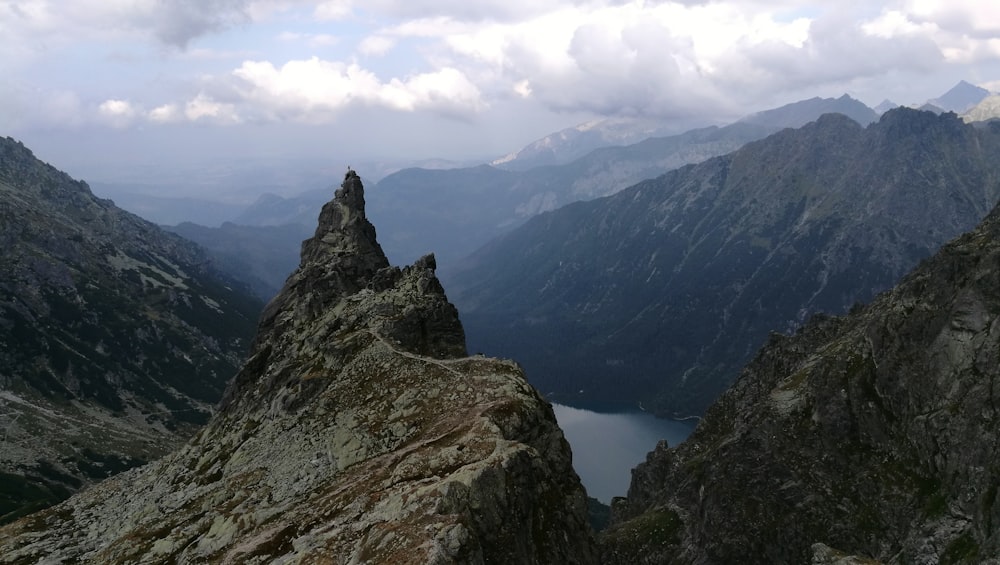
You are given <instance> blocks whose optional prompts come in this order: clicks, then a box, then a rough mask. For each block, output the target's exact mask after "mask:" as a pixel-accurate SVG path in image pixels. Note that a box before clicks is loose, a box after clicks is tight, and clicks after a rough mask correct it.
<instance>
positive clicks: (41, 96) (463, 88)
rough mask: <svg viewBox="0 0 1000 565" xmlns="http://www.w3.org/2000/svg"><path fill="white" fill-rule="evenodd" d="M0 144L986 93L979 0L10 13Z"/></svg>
mask: <svg viewBox="0 0 1000 565" xmlns="http://www.w3.org/2000/svg"><path fill="white" fill-rule="evenodd" d="M0 35H2V36H3V38H4V40H3V47H2V48H0V73H2V76H3V77H4V78H3V80H2V81H0V135H9V136H13V137H15V138H18V139H21V140H24V141H25V142H26V143H27V144H28V145H29V146H30V147H32V148H33V149H34V150H35V152H36V153H37V154H39V155H40V156H41V157H43V158H45V159H48V160H50V161H52V162H54V163H55V164H57V165H64V167H63V168H67V169H68V170H70V172H72V173H76V174H78V175H82V176H85V177H86V176H87V175H91V176H98V177H100V176H101V175H102V174H105V172H106V171H107V170H109V169H111V168H114V167H116V166H123V167H124V166H126V165H132V164H135V163H144V162H145V163H152V162H156V163H183V162H185V161H186V160H197V159H202V160H204V159H213V158H217V157H220V158H221V157H226V158H241V157H245V158H256V157H261V156H270V157H280V156H285V155H308V156H329V158H330V159H331V160H332V161H335V162H337V163H338V167H339V166H340V164H341V163H343V162H345V161H349V160H350V159H364V158H381V159H396V158H414V159H417V158H428V157H445V158H487V157H495V156H499V155H502V154H504V153H507V152H509V151H512V150H515V149H517V148H519V147H521V146H523V145H525V144H526V143H528V142H530V141H532V140H534V139H536V138H538V137H540V136H542V135H544V134H547V133H549V132H552V131H555V130H558V129H561V128H563V127H568V126H571V125H574V124H576V123H580V122H582V121H585V120H588V119H592V118H596V117H602V116H646V117H657V118H659V119H662V120H663V121H664V122H671V123H673V122H676V123H678V124H687V123H713V122H714V123H720V122H725V121H728V120H731V119H733V118H736V117H739V116H741V115H744V114H746V113H749V112H751V111H756V110H761V109H766V108H769V107H774V106H778V105H781V104H784V103H788V102H792V101H795V100H799V99H803V98H809V97H812V96H839V95H841V94H844V93H848V94H850V95H852V96H854V97H856V98H859V99H861V100H862V101H863V102H865V103H867V104H869V105H875V104H877V103H879V102H880V101H881V100H882V99H884V98H889V99H891V100H893V101H895V102H898V103H901V104H907V103H915V102H923V101H925V100H927V99H929V98H933V97H935V96H938V95H940V94H942V93H944V92H945V91H946V90H948V88H950V87H951V86H953V85H954V84H955V83H956V82H958V81H959V80H961V79H965V80H968V81H970V82H973V83H975V84H979V85H982V86H985V87H987V88H991V89H993V90H997V89H1000V65H998V62H1000V3H996V2H984V1H981V0H898V1H888V2H871V1H854V0H837V1H832V0H830V1H795V0H719V1H699V0H679V1H675V2H661V1H652V0H648V1H642V0H637V1H625V0H550V1H545V2H540V1H538V0H478V1H473V0H422V1H421V0H366V1H364V2H362V1H355V0H328V1H322V2H304V1H298V0H5V1H4V2H2V3H0Z"/></svg>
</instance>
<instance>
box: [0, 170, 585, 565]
mask: <svg viewBox="0 0 1000 565" xmlns="http://www.w3.org/2000/svg"><path fill="white" fill-rule="evenodd" d="M434 267H435V265H434V259H433V257H430V256H428V257H425V258H424V259H421V260H420V261H418V262H417V263H416V264H415V265H413V266H410V267H406V268H404V269H397V268H394V267H390V266H389V265H388V262H387V261H386V258H385V255H384V254H383V253H382V251H381V249H380V247H379V245H378V243H377V242H376V240H375V230H374V228H373V227H372V225H371V224H370V223H369V222H368V221H367V219H366V218H365V213H364V191H363V187H362V184H361V180H360V179H359V178H358V177H357V175H355V174H354V173H353V172H349V173H348V175H347V176H346V178H345V180H344V183H343V185H342V186H341V188H340V190H338V191H337V193H336V196H335V198H334V200H333V201H331V202H330V203H328V204H327V205H326V206H324V208H323V211H322V213H321V215H320V222H319V227H318V228H317V231H316V235H315V236H314V237H313V238H312V239H310V240H308V241H306V242H305V243H304V244H303V250H302V264H301V267H300V268H299V270H298V271H297V272H296V273H294V274H293V275H292V276H291V277H290V278H289V280H288V282H287V283H286V285H285V288H284V289H283V290H282V292H281V293H280V294H279V295H278V296H277V297H276V298H275V299H274V300H273V301H272V303H271V304H270V305H269V306H268V308H267V309H266V311H265V313H264V315H263V317H262V320H261V323H260V329H259V334H258V337H257V339H256V341H255V344H254V347H253V350H252V355H251V357H250V360H249V361H248V362H247V364H246V366H245V367H244V368H243V370H242V371H241V372H240V373H239V375H238V376H237V377H236V379H235V380H234V382H233V383H232V384H231V386H230V389H229V390H228V391H227V394H226V397H225V399H224V401H223V404H222V407H221V409H220V412H219V413H218V414H217V415H216V417H214V418H213V419H212V421H211V422H210V423H209V425H208V426H207V427H206V428H205V429H204V430H203V431H202V432H201V433H199V434H198V435H197V436H196V437H195V438H194V439H193V440H192V441H191V442H189V443H188V444H187V445H185V446H184V447H183V448H182V449H180V450H178V451H176V452H174V453H172V454H170V455H168V456H167V457H165V458H164V459H162V460H160V461H157V462H155V463H153V464H150V465H148V466H146V467H143V468H140V469H137V470H134V471H130V472H128V473H125V474H123V475H119V476H118V477H115V478H113V479H111V480H109V481H106V482H104V483H101V484H99V485H97V486H95V487H94V488H92V489H90V490H88V491H86V492H84V493H82V494H80V495H77V496H75V497H73V498H71V499H69V500H68V501H66V502H65V503H63V504H61V505H59V506H57V507H55V508H52V509H50V510H48V511H45V512H42V513H38V514H35V515H32V516H30V517H28V518H26V519H23V520H21V521H19V522H16V523H14V524H12V525H10V526H8V527H7V528H6V529H3V530H0V540H2V541H0V561H4V562H13V563H34V562H36V561H38V560H42V559H45V560H52V561H74V560H82V561H85V562H93V563H98V562H99V563H133V562H157V561H167V560H176V561H178V562H203V561H205V562H221V563H269V562H272V561H275V560H281V561H282V562H315V561H316V560H321V561H322V562H332V563H591V562H594V561H595V555H596V553H595V551H594V546H593V541H592V537H591V534H590V530H589V527H588V526H587V522H586V505H585V499H584V492H583V489H582V487H581V486H580V482H579V479H578V478H577V476H576V474H575V473H574V472H573V469H572V466H571V456H570V451H569V447H568V444H567V443H566V441H565V440H564V438H563V435H562V432H561V431H560V430H559V428H558V426H557V425H556V423H555V418H554V416H553V414H552V410H551V407H550V406H549V405H548V404H546V403H545V402H544V401H543V400H542V399H541V398H540V396H539V395H538V393H537V392H536V391H535V390H534V389H532V388H531V387H530V386H529V385H528V384H527V383H526V381H525V379H524V376H523V374H522V372H521V371H520V369H519V368H518V367H517V366H516V365H515V364H514V363H512V362H508V361H499V360H495V359H487V358H483V357H478V356H476V357H466V356H465V344H464V337H463V334H462V328H461V324H460V322H459V321H458V317H457V312H456V310H455V308H454V307H453V306H452V305H451V304H450V303H448V301H447V299H446V297H445V295H444V292H443V290H442V288H441V286H440V284H439V283H438V281H437V279H436V277H435V276H434Z"/></svg>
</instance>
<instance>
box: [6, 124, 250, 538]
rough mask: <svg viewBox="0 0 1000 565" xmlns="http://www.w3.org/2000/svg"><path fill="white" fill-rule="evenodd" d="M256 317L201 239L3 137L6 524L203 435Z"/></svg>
mask: <svg viewBox="0 0 1000 565" xmlns="http://www.w3.org/2000/svg"><path fill="white" fill-rule="evenodd" d="M261 307H262V304H261V302H260V301H259V300H258V299H256V298H254V297H253V296H252V295H250V293H249V292H248V291H247V290H246V289H245V288H244V287H243V286H242V285H241V284H240V283H238V282H236V281H235V280H234V279H232V278H229V277H227V276H224V275H222V274H221V271H219V270H217V269H215V268H214V267H213V266H212V265H211V264H210V262H209V260H208V257H207V256H206V255H205V254H204V252H203V251H202V250H201V249H199V248H198V247H197V246H195V245H194V244H192V243H191V242H189V241H186V240H184V239H181V238H180V237H177V236H175V235H172V234H169V233H166V232H163V231H162V230H160V229H159V228H157V227H156V226H155V225H153V224H151V223H149V222H147V221H145V220H142V219H140V218H139V217H137V216H135V215H133V214H130V213H128V212H125V211H123V210H121V209H119V208H117V207H115V206H114V204H113V203H111V201H108V200H101V199H98V198H95V197H94V195H93V194H92V193H91V192H90V189H89V187H88V186H87V185H86V184H85V183H83V182H80V181H76V180H74V179H72V178H70V177H69V176H68V175H66V174H65V173H62V172H60V171H58V170H56V169H55V168H53V167H51V166H49V165H47V164H45V163H43V162H41V161H39V160H38V159H36V158H35V157H34V155H33V154H32V153H31V151H30V150H28V149H27V148H25V147H24V146H23V145H22V144H21V143H19V142H17V141H15V140H13V139H10V138H3V139H0V425H2V428H3V432H2V446H3V447H2V449H0V522H6V521H9V520H11V519H13V518H15V517H17V516H19V515H22V514H25V513H27V512H29V511H31V510H35V509H38V508H40V507H44V506H46V505H49V504H52V503H54V502H57V501H59V500H61V499H63V498H66V497H67V496H69V494H70V493H71V492H73V491H76V490H78V489H80V488H82V487H84V486H86V485H88V484H91V483H93V482H94V481H96V480H99V479H102V478H104V477H107V476H108V475H110V474H113V473H116V472H119V471H121V470H123V469H127V468H130V467H134V466H136V465H139V464H142V463H144V462H146V461H149V460H152V459H155V458H156V457H159V456H161V455H163V454H164V453H166V452H168V451H169V450H171V449H173V448H174V447H176V446H178V445H179V444H180V443H181V442H182V441H183V440H185V439H186V438H187V437H188V436H190V435H191V434H192V433H194V430H196V429H197V428H198V427H199V426H200V425H202V424H204V423H205V422H206V421H208V418H209V415H210V414H211V413H212V410H213V408H212V407H213V405H214V404H215V403H216V402H217V401H218V400H219V398H220V397H221V395H222V391H223V389H224V388H225V386H226V383H227V382H228V380H229V378H230V377H232V376H233V374H234V373H235V372H236V370H237V369H238V368H239V366H240V365H241V363H242V361H243V356H244V354H245V352H246V350H247V348H248V346H249V340H250V338H251V337H252V335H253V327H254V322H255V320H256V318H257V316H258V314H259V312H260V310H261Z"/></svg>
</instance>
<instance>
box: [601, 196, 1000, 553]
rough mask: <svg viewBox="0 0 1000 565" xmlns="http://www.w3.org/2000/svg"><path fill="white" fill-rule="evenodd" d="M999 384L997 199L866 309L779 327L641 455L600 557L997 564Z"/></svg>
mask: <svg viewBox="0 0 1000 565" xmlns="http://www.w3.org/2000/svg"><path fill="white" fill-rule="evenodd" d="M998 384H1000V209H995V210H994V211H993V212H992V213H991V214H990V215H989V216H988V217H987V219H986V220H985V221H984V222H983V223H982V224H981V225H980V226H979V227H978V228H977V229H975V230H974V231H972V232H971V233H969V234H967V235H965V236H962V237H960V238H958V239H957V240H955V241H954V242H952V243H950V244H949V245H947V246H946V247H945V248H943V249H942V250H941V251H940V252H939V253H938V254H937V255H935V256H934V257H933V258H931V259H928V260H926V261H925V262H923V263H922V264H921V265H920V267H919V268H917V269H916V270H915V271H913V272H912V273H911V274H910V275H908V276H907V277H906V278H905V279H904V280H903V281H902V282H901V283H900V285H899V286H898V287H896V288H895V289H893V290H892V291H890V292H887V293H885V294H882V295H880V296H879V297H878V298H877V299H876V300H875V301H874V302H873V303H872V305H871V306H869V307H859V308H856V309H854V310H853V311H852V312H851V313H850V314H849V315H848V316H846V317H843V318H829V317H817V318H814V319H813V320H812V321H811V322H810V323H809V324H807V325H806V326H805V327H804V328H803V329H802V330H801V331H799V332H798V333H797V334H796V335H794V336H792V337H784V336H778V335H773V336H772V338H771V340H770V342H769V343H768V345H767V346H765V347H764V348H763V349H762V350H761V351H760V353H759V354H758V355H757V357H756V358H755V359H754V360H753V362H752V363H750V364H749V365H748V366H747V368H746V369H745V370H744V372H743V374H742V376H741V377H740V379H739V380H738V381H737V382H736V383H735V384H734V385H733V386H732V387H731V388H730V389H729V390H728V391H727V392H726V393H725V395H723V397H722V398H721V399H720V400H719V401H718V402H717V403H715V404H714V405H713V406H712V408H711V409H710V410H709V412H708V413H707V414H706V416H705V419H704V420H703V421H702V422H701V424H700V425H699V427H698V428H697V430H696V431H695V432H694V434H693V435H692V436H691V437H690V438H689V439H688V440H687V441H686V442H685V443H683V444H681V445H680V446H678V447H676V448H672V449H671V448H668V447H667V446H666V445H660V446H658V447H657V449H656V450H655V451H654V452H652V453H651V454H650V455H649V457H648V459H647V461H646V462H645V463H644V464H642V465H640V466H639V467H638V468H637V469H635V471H634V472H633V481H632V485H631V487H630V489H629V493H628V498H627V499H625V500H619V501H617V504H616V505H615V522H616V524H615V525H613V526H612V528H611V529H610V530H609V533H608V534H607V536H606V538H605V540H604V552H605V561H606V562H607V563H653V562H656V563H666V562H672V563H731V562H740V563H807V562H809V561H810V559H812V560H813V562H814V563H850V562H868V561H864V560H863V557H861V556H866V558H868V559H877V560H880V561H883V562H886V563H922V564H923V563H927V564H929V563H998V562H1000V561H998V560H997V556H998V555H1000V530H998V529H997V527H996V524H997V523H998V522H997V521H998V520H1000V504H998V502H1000V501H998V485H1000V468H998V466H997V464H996V462H997V461H998V458H1000V442H998V434H997V429H998V428H997V422H998V417H1000V414H998V412H997V406H996V401H995V392H994V391H995V390H996V387H997V386H998ZM640 534H644V535H640ZM817 544H819V545H817ZM830 548H836V549H837V550H838V551H834V550H832V549H830ZM841 552H842V553H841ZM850 556H854V557H850ZM852 559H853V560H854V561H851V560H852Z"/></svg>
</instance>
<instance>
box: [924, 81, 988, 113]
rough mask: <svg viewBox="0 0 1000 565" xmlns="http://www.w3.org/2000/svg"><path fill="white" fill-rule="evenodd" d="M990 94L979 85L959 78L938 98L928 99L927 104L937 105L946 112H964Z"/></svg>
mask: <svg viewBox="0 0 1000 565" xmlns="http://www.w3.org/2000/svg"><path fill="white" fill-rule="evenodd" d="M989 95H990V91H989V90H986V89H985V88H983V87H981V86H976V85H974V84H972V83H969V82H966V81H964V80H961V81H959V82H958V84H956V85H955V86H953V87H951V89H949V90H948V92H945V93H944V94H942V95H941V96H940V97H938V98H934V99H933V100H928V101H927V104H930V105H932V106H937V107H938V108H941V109H942V110H944V111H946V112H955V113H957V114H961V113H964V112H966V111H968V110H969V109H970V108H972V107H973V106H975V105H976V104H978V103H979V102H981V101H982V100H983V98H986V97H987V96H989Z"/></svg>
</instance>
